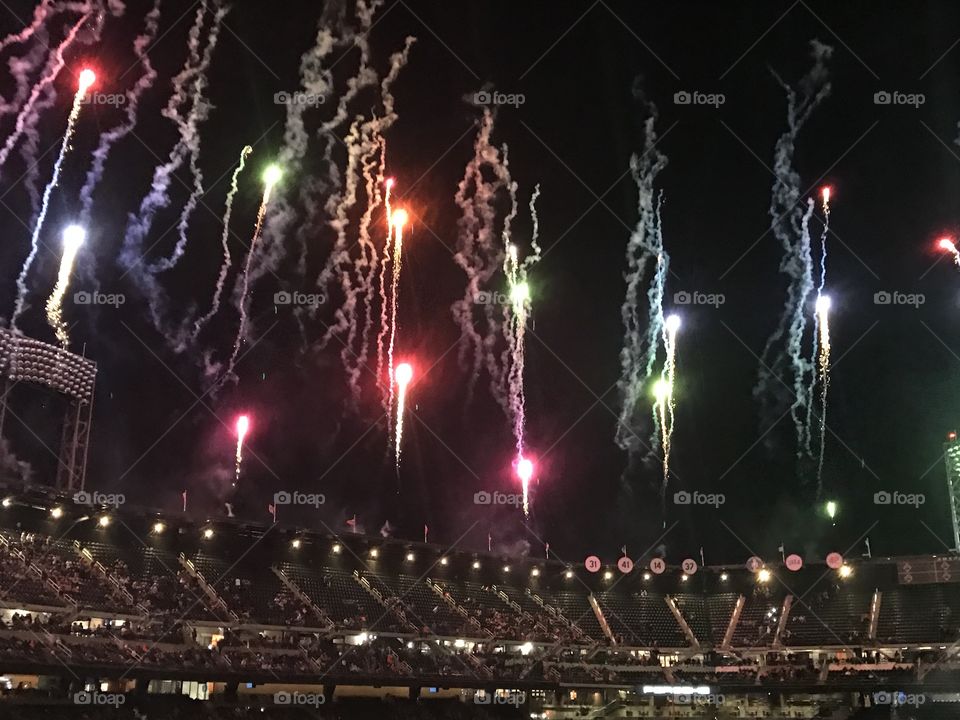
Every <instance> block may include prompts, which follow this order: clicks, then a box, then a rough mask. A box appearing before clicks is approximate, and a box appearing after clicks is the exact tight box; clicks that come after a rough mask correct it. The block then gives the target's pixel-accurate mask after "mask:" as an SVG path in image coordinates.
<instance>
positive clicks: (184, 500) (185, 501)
mask: <svg viewBox="0 0 960 720" xmlns="http://www.w3.org/2000/svg"><path fill="white" fill-rule="evenodd" d="M180 497H182V498H183V511H184V512H186V511H187V491H186V490H184V491H183V492H182V493H180Z"/></svg>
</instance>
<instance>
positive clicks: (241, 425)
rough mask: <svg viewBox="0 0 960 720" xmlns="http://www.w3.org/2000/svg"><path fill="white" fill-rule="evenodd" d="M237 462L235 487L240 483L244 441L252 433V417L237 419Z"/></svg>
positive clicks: (244, 416)
mask: <svg viewBox="0 0 960 720" xmlns="http://www.w3.org/2000/svg"><path fill="white" fill-rule="evenodd" d="M236 429H237V458H236V460H237V462H236V471H235V472H234V476H233V486H234V487H236V486H237V483H238V482H240V466H241V465H242V464H243V441H244V440H246V438H247V433H248V432H250V416H249V415H241V416H240V417H238V418H237V428H236Z"/></svg>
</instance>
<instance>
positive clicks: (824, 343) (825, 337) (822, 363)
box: [816, 295, 830, 492]
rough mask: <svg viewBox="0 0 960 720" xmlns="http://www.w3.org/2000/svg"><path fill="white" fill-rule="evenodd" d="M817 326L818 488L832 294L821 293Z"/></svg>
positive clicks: (823, 437)
mask: <svg viewBox="0 0 960 720" xmlns="http://www.w3.org/2000/svg"><path fill="white" fill-rule="evenodd" d="M816 316H817V326H818V328H819V336H818V340H819V345H820V354H819V356H818V357H817V370H818V373H819V381H820V457H819V459H818V463H817V490H818V492H819V491H820V490H821V489H822V485H823V478H822V476H823V455H824V445H825V443H826V438H827V390H829V388H830V296H829V295H821V296H820V297H818V298H817V305H816Z"/></svg>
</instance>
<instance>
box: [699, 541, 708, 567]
mask: <svg viewBox="0 0 960 720" xmlns="http://www.w3.org/2000/svg"><path fill="white" fill-rule="evenodd" d="M706 566H707V561H706V560H704V559H703V546H702V545H701V546H700V567H706Z"/></svg>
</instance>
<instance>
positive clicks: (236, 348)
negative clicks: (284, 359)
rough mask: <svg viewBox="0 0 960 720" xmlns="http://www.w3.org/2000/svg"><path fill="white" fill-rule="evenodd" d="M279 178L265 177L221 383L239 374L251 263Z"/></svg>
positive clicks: (232, 379)
mask: <svg viewBox="0 0 960 720" xmlns="http://www.w3.org/2000/svg"><path fill="white" fill-rule="evenodd" d="M278 180H279V177H276V176H274V177H268V178H265V183H264V188H263V200H262V201H261V202H260V209H259V210H258V211H257V223H256V225H255V226H254V229H253V238H252V239H251V240H250V250H249V251H248V252H247V262H246V265H244V268H243V276H242V280H243V282H238V283H237V287H239V288H241V290H240V293H241V294H240V326H239V327H238V328H237V337H236V340H234V343H233V353H232V354H231V355H230V360H229V362H228V363H227V370H226V372H224V374H223V377H222V379H221V384H222V383H224V382H227V381H234V382H235V381H236V380H237V376H236V373H235V372H234V369H235V367H236V364H237V357H238V356H239V355H240V345H241V343H242V342H243V341H244V339H245V338H246V336H247V325H248V324H249V314H250V309H249V300H250V263H251V261H252V259H253V257H254V251H255V250H256V248H257V244H258V242H259V240H260V235H261V233H262V231H263V219H264V217H265V216H266V214H267V206H268V205H269V204H270V196H271V195H272V193H273V187H274V185H275V184H276V183H277V181H278Z"/></svg>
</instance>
